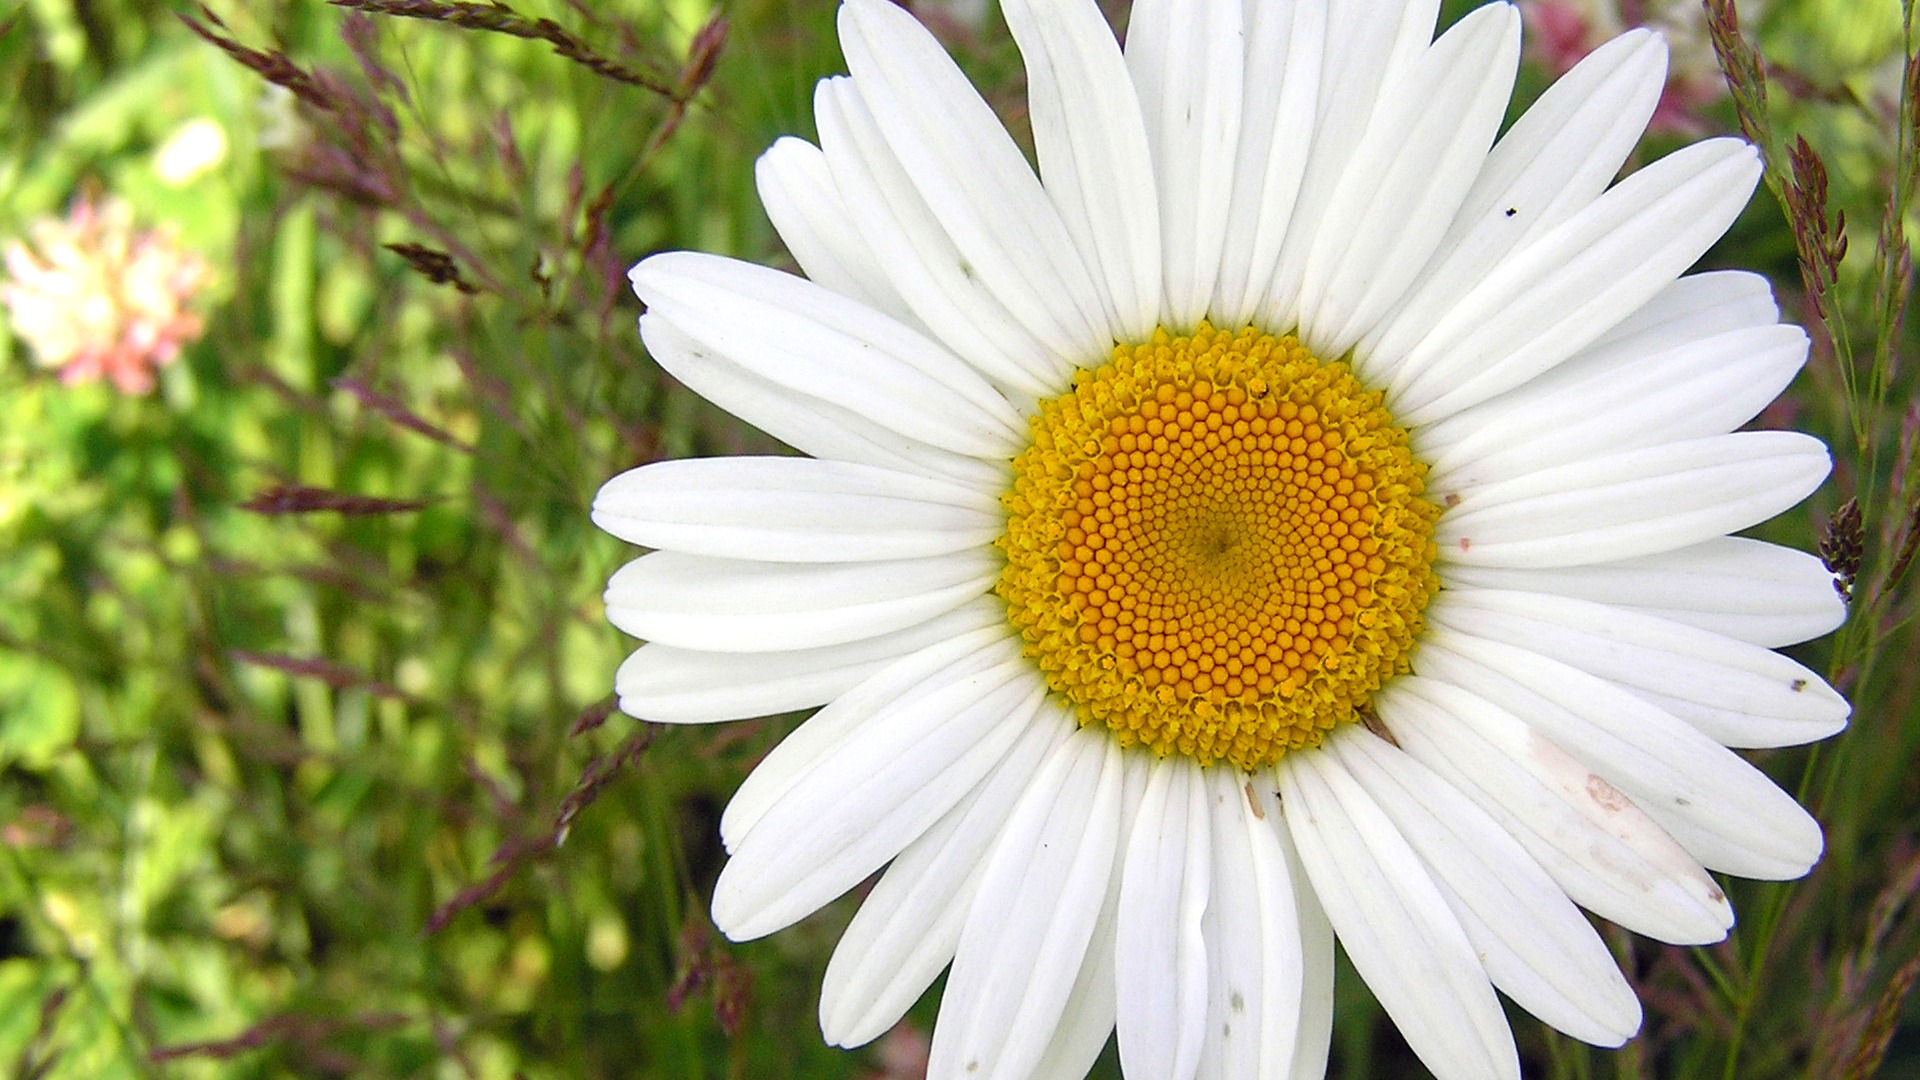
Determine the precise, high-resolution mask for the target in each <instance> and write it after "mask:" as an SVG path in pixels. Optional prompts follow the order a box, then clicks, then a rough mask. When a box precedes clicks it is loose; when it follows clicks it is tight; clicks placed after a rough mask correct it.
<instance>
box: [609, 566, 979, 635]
mask: <svg viewBox="0 0 1920 1080" xmlns="http://www.w3.org/2000/svg"><path fill="white" fill-rule="evenodd" d="M998 573H999V567H998V566H996V565H995V559H994V557H993V555H992V553H991V552H990V551H989V550H987V549H979V550H974V551H963V552H957V553H955V554H952V555H935V556H931V557H929V558H924V559H893V560H889V561H886V562H864V563H765V562H747V561H744V560H739V559H708V558H703V557H701V556H699V555H687V554H684V553H682V552H678V551H656V552H654V553H653V554H651V555H642V556H640V557H639V558H637V559H635V560H633V561H632V562H630V563H628V564H627V565H625V566H623V567H621V568H620V569H619V570H617V571H615V572H614V575H613V577H612V579H611V580H609V581H608V582H607V592H606V603H607V621H608V622H611V623H612V624H613V625H615V626H617V627H619V628H620V629H621V630H623V631H625V632H626V633H629V634H632V635H633V636H634V637H637V638H642V639H644V640H646V641H655V642H659V643H661V644H663V645H672V646H675V647H676V648H682V649H699V650H701V651H704V652H739V653H760V652H787V651H790V650H793V649H804V648H808V647H818V646H822V645H839V644H842V643H844V642H848V641H858V640H860V639H862V638H870V637H878V636H880V635H881V634H890V633H893V632H894V631H896V630H904V629H906V628H907V627H909V626H913V625H915V624H916V623H922V622H925V621H926V620H928V619H931V618H933V617H934V616H935V615H939V614H941V613H943V612H947V611H952V610H953V609H954V608H957V607H959V606H960V605H961V604H964V603H966V602H967V601H968V600H971V599H973V598H974V597H976V596H979V595H981V594H983V593H985V592H986V591H987V590H988V589H990V588H992V586H993V579H994V577H995V576H996V575H997V574H998Z"/></svg>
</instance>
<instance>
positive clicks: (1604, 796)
mask: <svg viewBox="0 0 1920 1080" xmlns="http://www.w3.org/2000/svg"><path fill="white" fill-rule="evenodd" d="M1587 798H1589V799H1592V800H1593V801H1594V804H1595V805H1596V806H1598V807H1600V809H1602V810H1605V811H1606V812H1608V813H1610V814H1618V813H1620V812H1622V811H1624V810H1626V809H1628V808H1630V807H1631V806H1633V800H1631V799H1629V798H1627V797H1626V796H1625V795H1623V794H1621V792H1620V789H1619V788H1617V787H1614V786H1613V785H1612V784H1609V783H1607V782H1606V781H1605V780H1602V779H1601V778H1600V777H1599V776H1598V775H1596V774H1594V773H1588V774H1587Z"/></svg>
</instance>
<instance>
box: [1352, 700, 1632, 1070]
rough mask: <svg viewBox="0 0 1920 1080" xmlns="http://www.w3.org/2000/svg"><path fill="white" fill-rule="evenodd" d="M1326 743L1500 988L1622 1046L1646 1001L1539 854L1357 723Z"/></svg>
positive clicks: (1564, 1024)
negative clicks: (1401, 841)
mask: <svg viewBox="0 0 1920 1080" xmlns="http://www.w3.org/2000/svg"><path fill="white" fill-rule="evenodd" d="M1327 745H1328V746H1329V747H1330V748H1331V749H1332V750H1333V752H1334V753H1335V755H1336V756H1338V757H1339V759H1340V762H1341V764H1342V765H1344V766H1345V767H1346V768H1347V771H1348V772H1350V773H1352V774H1353V778H1354V779H1355V780H1356V781H1358V782H1359V784H1360V786H1361V787H1364V788H1366V790H1367V793H1368V794H1369V795H1372V796H1373V798H1374V800H1375V801H1376V802H1378V803H1379V805H1380V809H1381V810H1382V811H1384V812H1385V813H1386V815H1387V817H1388V818H1390V819H1392V821H1393V824H1394V827H1395V828H1397V829H1399V830H1400V834H1401V835H1402V836H1404V837H1405V838H1406V840H1407V843H1408V844H1410V845H1412V847H1413V849H1414V851H1415V853H1417V854H1418V855H1419V856H1420V859H1421V861H1422V862H1423V863H1425V864H1426V866H1427V869H1428V870H1429V871H1431V872H1432V874H1433V880H1434V884H1436V885H1438V886H1439V887H1440V891H1441V893H1442V895H1444V896H1445V897H1446V899H1447V903H1448V905H1449V906H1450V907H1451V908H1452V910H1453V913H1454V915H1456V916H1457V917H1458V918H1459V919H1460V925H1461V927H1462V928H1463V929H1465V930H1466V933H1467V940H1469V941H1471V942H1472V943H1473V947H1474V948H1475V949H1476V950H1478V951H1479V953H1480V955H1481V958H1482V962H1483V963H1484V964H1485V965H1486V969H1487V974H1488V975H1490V976H1491V977H1492V979H1493V984H1494V985H1495V986H1497V987H1499V988H1500V989H1501V990H1503V991H1505V992H1506V994H1507V996H1508V997H1511V998H1512V999H1513V1000H1514V1002H1515V1004H1518V1005H1519V1006H1520V1007H1521V1008H1524V1009H1526V1010H1527V1011H1528V1012H1530V1013H1532V1014H1533V1015H1535V1016H1537V1017H1539V1018H1540V1019H1542V1020H1544V1021H1546V1022H1547V1023H1549V1024H1551V1025H1553V1026H1554V1027H1556V1028H1558V1029H1560V1030H1561V1031H1564V1032H1566V1033H1567V1034H1569V1035H1572V1036H1573V1037H1575V1038H1577V1039H1581V1040H1583V1041H1586V1042H1590V1043H1594V1044H1596V1045H1600V1046H1619V1045H1620V1044H1621V1043H1623V1042H1625V1041H1626V1040H1627V1039H1628V1038H1629V1037H1631V1036H1632V1035H1633V1033H1634V1032H1635V1031H1638V1030H1639V1028H1640V1000H1639V999H1638V998H1636V997H1635V996H1634V993H1633V987H1631V986H1629V985H1628V984H1627V980H1626V978H1625V977H1624V976H1622V975H1621V974H1620V968H1619V967H1618V966H1617V965H1615V963H1614V961H1613V955H1612V954H1611V953H1609V952H1608V951H1607V946H1606V944H1605V943H1604V942H1602V941H1601V940H1600V935H1598V934H1596V933H1594V931H1593V927H1592V926H1591V925H1590V924H1589V923H1588V922H1587V920H1586V917H1585V916H1584V915H1581V914H1580V910H1579V909H1578V908H1576V907H1574V906H1573V902H1572V901H1570V900H1568V899H1567V896H1566V894H1565V893H1564V892H1561V891H1560V887H1559V886H1557V885H1555V884H1554V883H1553V879H1552V878H1550V877H1548V876H1547V872H1546V871H1545V870H1542V869H1541V868H1540V864H1539V863H1538V862H1536V861H1534V858H1533V856H1531V855H1529V854H1527V851H1526V849H1525V848H1523V847H1521V846H1520V843H1519V841H1517V840H1515V839H1514V838H1513V837H1512V836H1510V835H1508V834H1507V832H1506V830H1504V829H1502V828H1501V827H1500V826H1499V824H1498V823H1496V822H1495V821H1494V820H1493V819H1492V818H1490V817H1488V816H1487V814H1486V812H1485V811H1483V810H1481V809H1480V808H1479V807H1478V806H1475V805H1474V804H1473V802H1472V800H1470V799H1468V798H1467V797H1466V796H1465V795H1462V794H1461V793H1460V792H1459V791H1457V790H1455V789H1454V788H1453V786H1452V785H1450V784H1448V783H1447V782H1446V781H1445V780H1442V779H1441V778H1440V777H1439V776H1437V775H1435V774H1434V773H1433V771H1432V770H1430V769H1428V768H1427V767H1426V766H1424V765H1421V764H1420V763H1419V762H1417V761H1415V760H1414V759H1412V758H1410V757H1408V756H1407V755H1406V754H1404V753H1402V752H1401V751H1399V750H1398V749H1396V748H1395V747H1394V746H1393V745H1392V744H1391V743H1388V742H1387V741H1386V740H1385V739H1381V738H1379V737H1377V736H1375V735H1374V734H1373V733H1372V732H1369V731H1367V730H1366V729H1365V728H1362V727H1359V726H1357V725H1351V724H1349V725H1346V727H1345V728H1343V729H1342V730H1340V731H1337V732H1335V733H1334V734H1333V735H1331V736H1329V737H1328V740H1327Z"/></svg>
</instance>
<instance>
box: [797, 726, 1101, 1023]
mask: <svg viewBox="0 0 1920 1080" xmlns="http://www.w3.org/2000/svg"><path fill="white" fill-rule="evenodd" d="M1072 730H1073V725H1072V723H1071V722H1070V721H1068V720H1067V718H1066V717H1064V716H1062V715H1059V714H1058V711H1057V710H1056V709H1049V708H1043V709H1042V710H1041V713H1040V715H1039V716H1038V717H1037V718H1036V719H1035V721H1034V722H1033V723H1032V724H1030V725H1028V727H1027V729H1026V731H1025V732H1023V733H1022V734H1021V736H1020V741H1019V742H1017V743H1015V744H1014V745H1013V749H1011V750H1009V751H1007V756H1006V757H1005V759H1003V760H1002V761H1001V762H1000V764H999V765H998V766H997V767H995V769H994V770H993V772H992V774H991V775H989V776H988V777H987V779H986V780H985V781H984V782H982V783H981V784H980V786H979V787H978V788H977V789H975V790H974V792H973V794H971V795H969V796H968V797H967V798H966V800H965V801H963V802H961V804H960V805H958V806H956V807H954V808H953V809H952V810H950V811H948V812H947V815H946V816H945V817H943V818H941V819H940V821H939V822H937V823H936V824H935V825H934V826H933V827H932V828H930V829H928V830H927V831H926V833H925V834H923V835H922V836H921V837H920V839H918V840H915V841H914V842H913V843H911V844H909V845H907V848H906V850H904V851H902V852H901V853H900V857H899V858H897V859H895V860H894V861H893V864H892V865H890V866H888V867H887V871H886V873H885V874H882V875H881V877H880V881H879V883H877V884H876V885H874V887H873V891H872V892H870V893H868V894H867V896H866V898H865V899H864V900H862V901H861V902H860V910H859V911H858V912H857V913H855V915H854V917H853V921H852V922H851V923H849V924H847V930H846V933H844V934H842V935H841V936H840V944H839V945H838V946H836V947H835V948H834V950H833V958H832V959H831V960H829V961H828V963H827V973H826V976H825V978H824V979H823V980H822V981H821V985H820V1030H821V1032H822V1033H823V1034H824V1035H825V1036H826V1040H827V1042H829V1043H831V1044H833V1045H835V1046H849V1047H851V1046H861V1045H863V1044H865V1043H868V1042H871V1041H872V1040H874V1039H876V1038H878V1037H879V1036H880V1035H882V1034H884V1033H885V1032H886V1031H887V1029H889V1028H891V1027H892V1026H893V1025H894V1024H896V1023H898V1022H899V1020H900V1017H901V1016H903V1015H905V1014H906V1011H907V1009H908V1007H909V1006H911V1005H912V1004H913V1003H914V1002H915V1001H916V1000H918V999H919V997H920V995H921V993H923V992H924V991H925V990H926V988H927V987H928V986H929V985H930V984H931V983H932V982H933V980H934V977H935V976H937V975H939V974H940V970H941V969H942V968H944V967H946V966H947V963H948V962H949V961H951V960H952V959H953V951H954V948H955V946H957V945H958V944H959V942H960V927H961V924H962V923H963V922H964V921H965V920H966V916H967V910H968V908H969V907H971V905H972V903H973V894H974V890H975V889H976V888H977V887H978V886H979V883H980V874H981V871H982V868H983V867H984V865H985V862H986V859H987V857H988V853H989V852H990V851H991V850H992V847H993V844H994V842H995V841H996V839H997V838H998V837H999V835H1000V828H1001V826H1002V825H1004V824H1005V823H1006V819H1007V815H1008V814H1010V813H1012V811H1013V806H1014V803H1015V802H1017V801H1018V800H1019V798H1020V797H1021V795H1022V794H1023V793H1024V792H1025V791H1026V788H1027V784H1028V782H1029V781H1031V780H1032V779H1033V774H1034V773H1035V771H1037V770H1038V769H1039V767H1040V763H1041V762H1042V761H1044V760H1046V759H1047V757H1048V756H1050V755H1051V754H1052V753H1053V751H1054V749H1055V748H1056V747H1058V746H1059V744H1060V743H1062V742H1064V741H1065V740H1066V737H1067V735H1068V734H1069V733H1070V732H1072ZM1109 1024H1111V1021H1109Z"/></svg>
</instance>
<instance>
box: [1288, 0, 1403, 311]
mask: <svg viewBox="0 0 1920 1080" xmlns="http://www.w3.org/2000/svg"><path fill="white" fill-rule="evenodd" d="M1439 11H1440V3H1439V0H1410V2H1408V3H1404V4H1402V3H1393V4H1372V3H1358V4H1356V3H1329V4H1328V5H1327V14H1328V19H1327V32H1326V48H1325V51H1324V53H1323V55H1324V57H1326V58H1327V59H1325V60H1324V61H1323V62H1322V63H1321V65H1320V89H1319V93H1318V94H1317V95H1316V101H1315V110H1316V114H1315V117H1314V127H1313V137H1312V140H1311V142H1310V144H1309V146H1308V147H1305V148H1303V150H1304V149H1308V148H1310V151H1311V152H1310V153H1308V155H1307V165H1306V174H1305V175H1304V176H1303V177H1301V180H1300V193H1299V196H1298V199H1297V201H1296V202H1295V204H1294V208H1293V214H1292V216H1291V218H1290V219H1289V224H1288V229H1287V237H1286V240H1285V242H1284V243H1283V244H1282V245H1281V248H1280V257H1279V262H1278V265H1277V266H1276V268H1275V270H1274V278H1273V280H1272V281H1271V282H1270V283H1269V284H1268V286H1267V293H1266V297H1265V298H1264V299H1263V300H1262V301H1261V304H1260V310H1261V317H1260V319H1259V320H1258V321H1259V322H1260V323H1262V324H1263V325H1266V326H1273V327H1290V326H1293V325H1295V324H1297V323H1298V322H1299V308H1300V305H1299V299H1300V287H1301V284H1302V281H1303V279H1304V277H1305V275H1306V268H1307V255H1308V253H1309V252H1310V251H1311V250H1312V248H1313V245H1314V242H1315V240H1316V239H1317V238H1318V236H1319V234H1320V231H1321V224H1320V223H1321V222H1322V221H1323V220H1324V219H1325V217H1326V214H1327V209H1328V207H1329V206H1330V205H1331V204H1332V203H1333V201H1334V200H1335V199H1336V198H1338V197H1339V196H1340V194H1341V193H1342V192H1343V191H1344V190H1345V189H1346V188H1347V187H1348V186H1349V185H1352V184H1366V183H1371V182H1372V178H1371V177H1366V176H1363V175H1361V174H1360V173H1358V172H1357V171H1352V170H1350V168H1349V165H1350V163H1351V160H1352V158H1353V156H1354V150H1355V148H1356V147H1357V146H1358V145H1359V143H1360V140H1361V138H1362V137H1363V136H1364V135H1365V134H1366V131H1367V128H1368V124H1369V123H1370V121H1371V118H1372V117H1373V115H1374V112H1375V110H1376V108H1378V107H1379V106H1380V105H1381V103H1382V101H1383V100H1384V93H1383V88H1385V87H1390V86H1395V85H1398V84H1399V82H1400V80H1402V79H1403V78H1405V77H1406V75H1407V73H1408V72H1410V71H1411V70H1412V69H1413V67H1414V65H1415V64H1417V63H1418V62H1419V60H1420V58H1421V57H1422V56H1423V55H1425V53H1426V51H1427V48H1428V46H1429V44H1430V43H1431V42H1432V40H1433V23H1434V19H1435V17H1436V16H1437V15H1438V14H1439Z"/></svg>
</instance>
